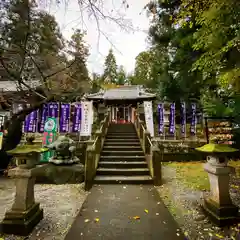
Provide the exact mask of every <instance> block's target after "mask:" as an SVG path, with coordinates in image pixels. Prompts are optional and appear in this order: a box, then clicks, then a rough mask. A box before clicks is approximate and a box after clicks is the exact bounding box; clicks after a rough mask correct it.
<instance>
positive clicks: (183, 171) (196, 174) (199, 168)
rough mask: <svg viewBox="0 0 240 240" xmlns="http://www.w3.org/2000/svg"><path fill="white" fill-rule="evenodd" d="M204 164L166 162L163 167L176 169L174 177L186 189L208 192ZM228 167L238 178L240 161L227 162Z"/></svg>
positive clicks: (208, 187)
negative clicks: (231, 168)
mask: <svg viewBox="0 0 240 240" xmlns="http://www.w3.org/2000/svg"><path fill="white" fill-rule="evenodd" d="M203 163H204V162H167V163H164V165H167V166H169V167H172V168H175V169H176V177H177V179H178V180H179V181H181V182H182V183H183V184H184V185H185V186H186V187H189V188H192V189H195V190H201V191H203V190H207V191H209V190H210V185H209V180H208V175H207V173H206V172H205V171H204V169H203ZM228 165H229V166H231V167H234V168H235V169H236V174H237V176H239V171H240V161H239V160H238V161H233V160H231V161H229V162H228Z"/></svg>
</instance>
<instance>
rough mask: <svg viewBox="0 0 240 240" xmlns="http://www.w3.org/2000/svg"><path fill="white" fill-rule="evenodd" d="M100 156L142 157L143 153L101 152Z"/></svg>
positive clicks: (129, 151) (130, 151)
mask: <svg viewBox="0 0 240 240" xmlns="http://www.w3.org/2000/svg"><path fill="white" fill-rule="evenodd" d="M101 156H135V157H136V156H144V153H143V151H132V150H131V149H129V150H128V151H110V150H109V151H106V150H105V151H102V152H101Z"/></svg>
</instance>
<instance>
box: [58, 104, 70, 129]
mask: <svg viewBox="0 0 240 240" xmlns="http://www.w3.org/2000/svg"><path fill="white" fill-rule="evenodd" d="M70 113H71V105H70V104H69V103H61V111H60V120H59V132H69V124H70Z"/></svg>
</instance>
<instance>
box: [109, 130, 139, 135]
mask: <svg viewBox="0 0 240 240" xmlns="http://www.w3.org/2000/svg"><path fill="white" fill-rule="evenodd" d="M107 134H126V135H128V134H137V132H136V131H124V132H123V131H108V132H107Z"/></svg>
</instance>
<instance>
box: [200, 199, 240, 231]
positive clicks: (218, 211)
mask: <svg viewBox="0 0 240 240" xmlns="http://www.w3.org/2000/svg"><path fill="white" fill-rule="evenodd" d="M202 209H203V211H204V213H205V214H206V215H207V216H208V217H209V219H210V220H211V221H212V222H213V223H215V224H216V225H217V226H219V227H223V226H228V225H232V224H234V223H237V222H239V221H240V217H239V215H238V207H236V206H235V205H233V204H229V205H222V206H219V205H218V204H217V203H216V202H215V201H213V200H212V199H211V198H208V199H204V201H203V204H202Z"/></svg>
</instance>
